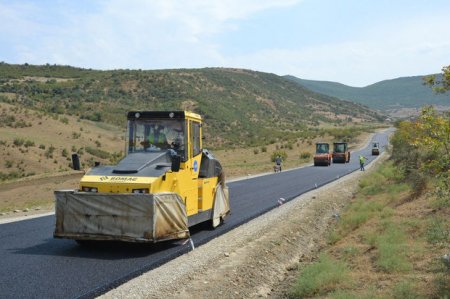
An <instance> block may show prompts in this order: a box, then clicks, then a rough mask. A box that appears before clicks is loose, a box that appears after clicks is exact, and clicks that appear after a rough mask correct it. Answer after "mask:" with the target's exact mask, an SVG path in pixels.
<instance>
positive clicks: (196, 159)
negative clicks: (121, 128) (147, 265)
mask: <svg viewBox="0 0 450 299" xmlns="http://www.w3.org/2000/svg"><path fill="white" fill-rule="evenodd" d="M127 120H128V126H127V135H126V155H125V158H123V159H122V160H121V161H120V162H119V163H118V164H117V165H97V166H95V167H93V168H91V169H90V170H89V171H87V172H86V174H85V175H84V176H83V177H82V179H81V181H80V185H79V189H77V190H59V191H55V198H56V202H55V215H56V225H55V231H54V237H55V238H66V239H74V240H77V241H78V242H79V243H82V242H83V241H86V240H116V241H126V242H159V241H164V240H171V239H183V238H189V227H191V226H193V225H196V224H199V223H202V222H206V221H209V222H210V223H211V225H212V226H213V227H216V226H218V225H219V224H220V223H221V222H222V221H223V219H224V218H225V217H226V216H227V215H228V214H229V213H230V204H229V196H228V188H227V186H226V184H225V175H224V171H223V169H222V166H221V164H220V163H219V161H218V160H217V159H215V158H214V156H213V155H212V154H211V153H210V152H209V151H207V150H206V149H203V146H202V137H203V135H202V133H203V132H202V118H201V116H200V115H198V114H196V113H192V112H188V111H131V112H128V114H127Z"/></svg>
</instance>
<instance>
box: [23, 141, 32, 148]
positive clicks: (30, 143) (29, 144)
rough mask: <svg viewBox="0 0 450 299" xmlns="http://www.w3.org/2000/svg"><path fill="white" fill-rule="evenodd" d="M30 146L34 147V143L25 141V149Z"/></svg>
mask: <svg viewBox="0 0 450 299" xmlns="http://www.w3.org/2000/svg"><path fill="white" fill-rule="evenodd" d="M30 146H34V141H31V140H27V141H25V147H30Z"/></svg>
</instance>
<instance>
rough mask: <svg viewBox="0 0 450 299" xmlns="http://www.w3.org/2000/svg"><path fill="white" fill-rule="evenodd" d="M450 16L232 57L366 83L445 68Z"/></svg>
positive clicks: (280, 70)
mask: <svg viewBox="0 0 450 299" xmlns="http://www.w3.org/2000/svg"><path fill="white" fill-rule="evenodd" d="M446 36H450V21H449V19H448V18H447V17H445V16H441V17H440V16H436V15H435V16H433V17H426V18H422V19H415V20H410V21H403V22H402V21H398V22H396V23H395V24H385V25H379V24H377V26H376V27H374V28H372V29H369V30H368V31H367V32H366V33H365V35H363V36H362V37H354V38H353V39H352V40H350V41H345V42H342V41H340V42H336V43H330V44H321V45H315V46H304V47H302V48H296V49H280V48H278V49H270V48H268V49H263V50H260V51H257V52H255V53H250V54H248V55H242V56H239V55H237V56H235V57H229V60H228V61H227V64H228V65H229V66H232V65H233V66H235V67H236V66H239V67H243V68H251V69H257V70H260V71H268V72H274V73H277V74H280V75H284V74H291V75H294V76H297V77H300V78H304V79H315V80H327V81H337V82H341V83H344V84H348V85H352V86H366V85H369V84H372V83H375V82H378V81H381V80H384V79H389V78H397V77H402V76H413V75H425V74H431V73H437V72H440V70H441V68H442V66H444V65H448V63H449V55H448V53H450V41H449V40H448V39H446V38H444V37H446Z"/></svg>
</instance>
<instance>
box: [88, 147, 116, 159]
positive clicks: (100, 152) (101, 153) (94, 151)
mask: <svg viewBox="0 0 450 299" xmlns="http://www.w3.org/2000/svg"><path fill="white" fill-rule="evenodd" d="M86 152H88V153H89V154H91V155H93V156H96V157H98V158H101V159H108V158H109V157H110V154H109V153H108V152H105V151H103V150H101V149H97V148H93V147H90V146H88V147H86Z"/></svg>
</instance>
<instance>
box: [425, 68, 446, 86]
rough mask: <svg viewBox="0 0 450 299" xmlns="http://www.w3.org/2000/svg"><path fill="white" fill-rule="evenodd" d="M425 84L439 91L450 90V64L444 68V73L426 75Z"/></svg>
mask: <svg viewBox="0 0 450 299" xmlns="http://www.w3.org/2000/svg"><path fill="white" fill-rule="evenodd" d="M423 80H424V82H425V85H428V86H430V87H432V88H433V90H434V91H435V92H437V93H446V92H447V91H449V90H450V65H447V66H444V67H443V68H442V74H439V76H438V77H437V76H436V75H431V76H426V77H424V78H423Z"/></svg>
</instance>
